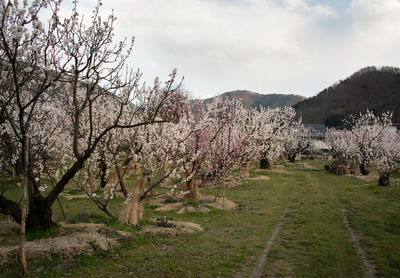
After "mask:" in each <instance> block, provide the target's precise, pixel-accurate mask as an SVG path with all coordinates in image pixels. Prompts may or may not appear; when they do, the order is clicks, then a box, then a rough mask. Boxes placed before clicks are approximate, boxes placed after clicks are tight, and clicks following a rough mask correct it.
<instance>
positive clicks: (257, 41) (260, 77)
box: [79, 0, 400, 97]
mask: <svg viewBox="0 0 400 278" xmlns="http://www.w3.org/2000/svg"><path fill="white" fill-rule="evenodd" d="M324 3H325V4H321V2H320V1H319V0H313V1H311V0H168V1H165V0H146V1H143V0H131V1H124V0H113V1H110V0H105V1H104V7H103V12H104V13H107V12H110V11H111V9H114V10H115V15H116V16H117V17H118V21H117V23H116V26H115V30H116V33H117V37H118V38H123V36H136V45H135V49H134V52H133V56H132V58H131V60H130V63H131V66H132V67H139V68H140V69H141V70H142V71H143V73H144V79H146V80H147V81H149V82H151V81H152V78H154V77H155V76H157V75H159V76H160V78H161V79H163V78H166V77H168V74H169V72H170V71H171V70H172V69H173V68H175V67H177V68H178V73H180V74H182V75H184V76H185V87H186V88H187V89H189V90H191V91H193V92H195V94H196V95H197V96H199V95H202V96H203V97H206V96H211V95H214V94H216V93H221V92H224V91H228V90H234V89H249V90H253V91H257V92H260V93H300V94H306V95H313V94H316V93H318V92H319V91H320V90H322V89H324V88H325V87H327V86H329V85H331V84H332V83H334V82H336V81H337V80H338V79H341V78H344V77H346V76H348V75H350V74H351V73H352V72H354V71H356V70H358V69H360V68H361V67H363V66H367V65H394V66H396V65H397V66H398V65H400V56H399V55H398V54H397V53H398V49H400V48H399V47H400V43H399V39H400V33H399V32H400V17H399V16H398V14H400V1H399V0H353V1H351V5H350V6H349V8H348V9H347V10H346V11H345V10H338V9H337V8H336V9H334V8H332V7H331V6H329V5H327V4H326V3H328V1H324ZM94 5H95V3H94V1H93V0H90V1H83V0H82V1H81V3H80V4H79V6H80V7H82V10H83V12H84V13H85V14H86V13H88V14H90V13H89V12H88V10H87V7H88V6H94ZM396 57H399V58H396Z"/></svg>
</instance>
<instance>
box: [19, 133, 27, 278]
mask: <svg viewBox="0 0 400 278" xmlns="http://www.w3.org/2000/svg"><path fill="white" fill-rule="evenodd" d="M28 149H29V137H28V135H25V136H24V149H23V150H24V176H23V189H22V199H21V235H20V236H21V265H22V274H23V275H25V274H26V258H25V231H26V196H27V194H28V163H29V157H28Z"/></svg>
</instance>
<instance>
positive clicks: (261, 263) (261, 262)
mask: <svg viewBox="0 0 400 278" xmlns="http://www.w3.org/2000/svg"><path fill="white" fill-rule="evenodd" d="M288 210H289V207H288V206H287V207H286V208H285V210H284V211H283V214H282V215H281V218H280V220H279V223H278V224H277V225H276V226H275V229H274V231H273V232H272V235H271V238H270V239H269V240H268V242H267V246H266V247H265V249H264V251H263V253H262V254H261V256H260V257H259V258H258V261H257V265H256V267H255V268H254V269H253V272H252V273H251V275H250V277H251V278H260V277H261V276H262V274H263V271H264V268H265V265H266V263H267V258H268V254H269V252H270V250H271V247H272V245H273V244H274V242H275V240H276V238H277V237H278V235H279V233H280V231H281V230H282V227H283V224H284V219H285V217H286V214H287V213H288Z"/></svg>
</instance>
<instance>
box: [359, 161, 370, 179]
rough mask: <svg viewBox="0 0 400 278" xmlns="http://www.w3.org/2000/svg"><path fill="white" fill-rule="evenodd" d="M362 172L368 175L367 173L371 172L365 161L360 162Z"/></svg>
mask: <svg viewBox="0 0 400 278" xmlns="http://www.w3.org/2000/svg"><path fill="white" fill-rule="evenodd" d="M360 172H361V174H363V175H364V176H366V175H368V174H369V170H368V168H367V166H365V164H364V163H361V164H360Z"/></svg>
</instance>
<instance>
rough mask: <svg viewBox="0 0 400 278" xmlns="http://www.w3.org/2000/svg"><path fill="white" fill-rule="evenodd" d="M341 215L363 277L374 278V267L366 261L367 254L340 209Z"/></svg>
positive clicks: (343, 210)
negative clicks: (360, 265) (357, 257)
mask: <svg viewBox="0 0 400 278" xmlns="http://www.w3.org/2000/svg"><path fill="white" fill-rule="evenodd" d="M340 211H341V212H342V215H343V222H344V226H345V228H346V230H347V231H348V232H349V235H350V241H351V243H353V245H354V247H355V248H356V250H357V254H358V256H359V257H360V258H361V261H362V263H363V265H364V268H363V271H364V274H365V277H367V278H375V277H376V267H375V265H374V264H373V263H372V262H371V261H370V260H368V257H367V252H365V250H364V249H363V248H362V246H361V244H360V238H359V237H358V236H357V234H356V232H355V231H354V230H353V228H352V227H351V226H350V222H349V219H348V218H347V213H346V210H345V209H340Z"/></svg>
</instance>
